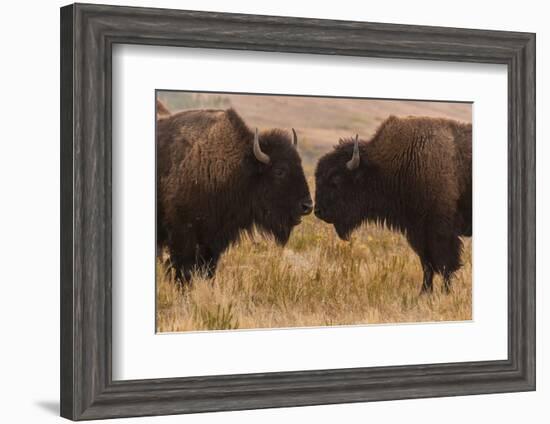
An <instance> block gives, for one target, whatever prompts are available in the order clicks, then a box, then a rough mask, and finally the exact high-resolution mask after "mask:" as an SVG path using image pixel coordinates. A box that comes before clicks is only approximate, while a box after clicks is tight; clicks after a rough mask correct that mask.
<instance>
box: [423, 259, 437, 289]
mask: <svg viewBox="0 0 550 424" xmlns="http://www.w3.org/2000/svg"><path fill="white" fill-rule="evenodd" d="M422 271H423V272H424V279H423V281H422V289H420V294H427V293H432V292H433V290H434V286H433V279H434V270H433V267H432V265H431V264H430V263H428V262H426V261H424V260H422Z"/></svg>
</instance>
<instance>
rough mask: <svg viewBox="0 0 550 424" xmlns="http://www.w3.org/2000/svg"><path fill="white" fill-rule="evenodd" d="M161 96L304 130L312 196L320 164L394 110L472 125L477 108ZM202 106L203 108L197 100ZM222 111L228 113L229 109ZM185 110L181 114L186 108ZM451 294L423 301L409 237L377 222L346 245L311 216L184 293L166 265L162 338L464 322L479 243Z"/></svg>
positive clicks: (235, 254)
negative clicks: (282, 241) (281, 240)
mask: <svg viewBox="0 0 550 424" xmlns="http://www.w3.org/2000/svg"><path fill="white" fill-rule="evenodd" d="M183 97H185V98H182V95H181V94H175V93H165V94H163V93H161V95H160V98H161V99H162V100H163V101H165V102H166V104H167V105H168V107H169V108H171V110H177V109H179V108H180V107H181V105H185V107H194V108H198V107H228V106H229V105H232V106H233V107H235V109H236V110H237V111H238V112H239V113H240V114H241V115H242V116H243V118H244V119H245V121H246V122H247V123H248V125H250V126H256V125H257V126H259V127H260V128H262V127H283V128H284V127H285V125H288V122H292V125H293V126H294V127H295V128H296V129H297V130H298V135H299V138H300V142H299V143H300V144H299V150H300V153H301V155H302V158H303V161H304V170H305V172H306V176H307V178H308V182H309V186H310V190H311V192H312V193H313V192H314V191H315V187H314V181H313V171H314V166H315V163H316V161H317V159H318V158H319V157H320V156H321V155H322V154H324V153H326V152H327V151H329V150H330V149H331V148H332V147H331V146H332V145H333V144H335V143H336V141H337V140H338V138H339V137H342V136H349V135H351V133H352V132H355V131H356V132H360V134H361V136H362V137H365V138H366V137H368V136H369V135H370V134H372V133H373V131H374V130H375V128H376V126H377V125H378V124H379V123H380V122H381V121H382V120H383V119H385V118H386V117H387V116H388V115H389V114H390V113H393V114H396V115H412V114H417V115H430V116H448V117H451V118H455V119H460V120H463V121H470V120H471V107H470V105H465V104H456V103H430V102H404V101H375V100H363V101H362V102H363V103H362V104H361V105H360V107H358V106H357V103H355V104H354V103H353V101H350V100H338V99H335V100H331V101H330V107H327V104H324V103H323V100H322V99H311V98H292V99H289V98H281V97H273V96H254V97H253V96H227V95H226V96H220V95H215V96H211V97H209V96H207V95H204V94H203V95H201V96H193V95H189V94H187V95H185V96H183ZM193 102H195V103H193ZM221 105H223V106H221ZM178 106H179V107H178ZM462 260H463V263H464V266H463V268H461V269H460V270H459V271H458V272H457V273H456V275H455V278H454V280H453V290H452V293H451V294H449V295H445V294H443V293H442V291H441V279H440V278H439V277H437V278H436V279H435V290H434V293H433V295H431V296H420V295H419V292H420V285H421V281H422V270H421V267H420V263H419V260H418V257H417V256H416V254H415V253H414V252H413V251H412V250H411V248H410V247H409V245H408V243H407V241H406V240H405V238H404V237H403V236H402V235H400V234H397V233H394V232H391V231H389V230H387V229H384V228H380V227H377V226H373V225H365V226H363V227H362V228H361V229H359V230H357V231H356V232H354V234H353V236H352V240H351V242H343V241H341V240H339V239H338V237H337V235H336V233H335V231H334V229H333V227H332V226H330V225H328V224H326V223H324V222H322V221H320V220H318V219H316V218H315V217H314V216H312V215H310V216H307V217H305V219H304V220H303V222H302V224H301V225H299V226H298V227H296V228H295V229H294V231H293V233H292V236H291V238H290V241H289V243H288V244H287V245H286V246H285V247H284V248H281V247H278V246H277V245H276V244H275V243H274V242H273V241H272V240H266V239H265V238H263V237H261V236H255V237H244V238H243V240H241V241H240V242H239V243H238V244H236V245H234V246H233V247H231V248H230V249H229V250H228V251H226V252H225V253H224V255H223V256H222V259H221V261H220V263H219V267H218V270H217V273H216V276H215V277H214V278H213V279H211V280H208V279H205V278H203V277H202V276H201V275H196V276H195V278H194V279H193V284H192V285H189V286H186V287H181V286H178V285H177V284H175V283H174V281H173V277H172V274H170V273H169V272H166V269H165V268H164V265H163V261H162V260H161V259H160V258H159V259H157V282H156V288H157V312H156V315H157V316H156V325H157V331H158V332H175V331H188V330H194V331H197V330H227V329H247V328H280V327H308V326H327V325H349V324H373V323H399V322H425V321H460V320H469V319H471V318H472V278H471V276H472V259H471V240H470V239H464V252H463V256H462Z"/></svg>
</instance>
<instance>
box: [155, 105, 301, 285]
mask: <svg viewBox="0 0 550 424" xmlns="http://www.w3.org/2000/svg"><path fill="white" fill-rule="evenodd" d="M253 143H254V133H253V132H252V131H251V130H250V129H249V128H248V127H247V126H246V125H245V123H244V122H243V120H242V119H241V118H240V117H239V115H238V114H237V112H235V111H234V110H233V109H229V110H190V111H184V112H180V113H177V114H173V115H172V116H170V117H168V118H165V119H161V120H159V121H157V246H158V247H159V248H162V247H166V248H167V249H168V252H169V254H170V262H171V264H172V265H173V268H174V269H175V271H176V276H177V278H178V280H180V281H188V280H189V279H190V278H191V275H192V273H193V272H194V271H202V272H205V273H206V275H208V276H212V275H213V274H214V272H215V269H216V265H217V262H218V259H219V257H220V255H221V254H222V252H223V251H224V250H225V249H226V248H227V247H228V246H229V245H230V244H231V243H233V242H235V241H236V240H238V238H239V235H240V234H241V233H242V232H243V231H250V230H251V229H252V228H254V227H256V228H257V229H259V230H260V231H261V232H263V233H266V234H270V235H273V236H274V238H275V239H276V240H277V241H278V242H279V243H280V244H285V243H286V242H287V241H288V238H289V236H290V232H291V230H292V228H293V227H294V226H295V225H297V224H298V223H299V222H300V219H301V216H302V215H303V214H304V213H309V212H311V210H312V201H311V197H310V194H309V189H308V186H307V183H306V180H305V177H304V172H303V169H302V165H301V160H300V157H299V155H298V152H297V150H296V147H295V146H294V145H293V143H292V142H291V139H290V137H289V135H288V133H287V132H286V131H282V130H278V129H272V130H268V131H264V132H261V133H260V134H259V145H260V147H261V150H262V151H263V153H265V154H267V155H268V156H269V163H267V164H266V163H262V162H260V161H259V160H258V159H257V156H256V155H255V153H254V151H253Z"/></svg>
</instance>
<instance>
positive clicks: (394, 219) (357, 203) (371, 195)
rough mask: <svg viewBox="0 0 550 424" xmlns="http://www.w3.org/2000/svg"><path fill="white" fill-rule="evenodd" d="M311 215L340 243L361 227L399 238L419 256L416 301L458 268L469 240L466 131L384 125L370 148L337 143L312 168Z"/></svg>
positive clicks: (424, 124)
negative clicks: (436, 279) (374, 226)
mask: <svg viewBox="0 0 550 424" xmlns="http://www.w3.org/2000/svg"><path fill="white" fill-rule="evenodd" d="M315 180H316V199H315V215H316V216H317V217H318V218H320V219H322V220H324V221H325V222H327V223H331V224H333V225H334V228H335V230H336V232H337V234H338V236H339V237H340V238H341V239H344V240H346V239H348V238H349V235H350V233H351V232H352V231H353V230H354V229H355V228H356V227H358V226H359V225H360V224H361V223H363V222H374V223H379V224H383V225H384V224H385V225H387V226H388V227H389V228H390V229H393V230H396V231H400V232H402V233H403V234H404V235H405V236H406V238H407V240H408V242H409V244H410V246H411V247H412V249H413V250H414V251H415V252H416V253H417V254H418V256H419V258H420V262H421V265H422V269H423V273H424V279H423V283H422V291H421V292H422V293H425V292H432V291H433V284H432V283H433V276H434V273H438V274H440V275H442V276H443V281H444V288H445V291H446V292H449V290H450V283H451V277H452V275H453V273H454V272H455V271H457V270H458V269H459V268H460V266H461V261H460V255H461V251H462V241H461V239H460V238H459V237H460V236H468V237H470V236H471V235H472V125H471V124H466V123H461V122H458V121H455V120H450V119H442V118H428V117H407V118H397V117H395V116H391V117H389V118H388V119H387V120H386V121H384V122H383V123H382V124H381V125H380V127H379V128H378V129H377V131H376V132H375V134H374V136H373V137H372V138H371V139H370V140H369V141H363V140H361V141H360V140H359V137H358V136H356V137H355V139H347V140H340V143H339V145H338V146H336V147H335V148H334V150H333V151H332V152H330V153H328V154H326V155H325V156H323V157H322V158H321V159H320V160H319V162H318V165H317V169H316V172H315Z"/></svg>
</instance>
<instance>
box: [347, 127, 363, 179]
mask: <svg viewBox="0 0 550 424" xmlns="http://www.w3.org/2000/svg"><path fill="white" fill-rule="evenodd" d="M359 160H360V158H359V134H357V135H356V136H355V142H354V143H353V156H352V157H351V159H350V160H349V161H348V162H347V163H346V166H347V168H348V169H349V170H350V171H353V170H354V169H356V168H357V167H358V166H359Z"/></svg>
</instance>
